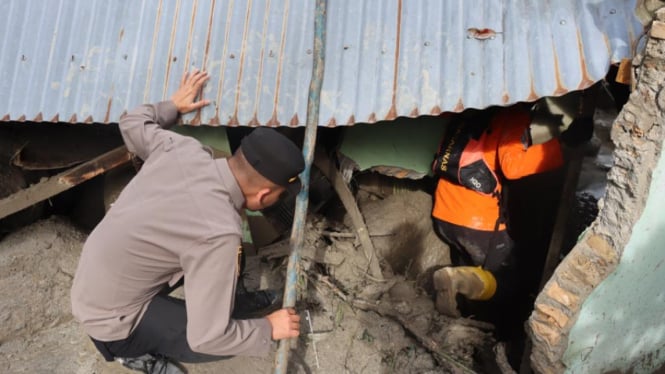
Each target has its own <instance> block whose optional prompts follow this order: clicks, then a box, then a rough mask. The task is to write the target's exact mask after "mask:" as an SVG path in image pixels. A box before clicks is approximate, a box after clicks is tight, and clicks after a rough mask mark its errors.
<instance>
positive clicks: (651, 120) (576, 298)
mask: <svg viewBox="0 0 665 374" xmlns="http://www.w3.org/2000/svg"><path fill="white" fill-rule="evenodd" d="M663 21H665V9H661V10H660V11H659V12H657V15H656V21H654V24H653V26H652V28H651V32H650V34H649V35H648V36H647V40H646V46H645V48H644V51H643V52H642V53H641V54H639V55H637V56H636V57H635V58H634V60H633V66H634V68H635V71H634V73H635V74H634V79H635V82H636V84H635V87H634V90H633V92H632V93H631V96H630V99H629V101H628V103H627V104H626V105H625V106H624V108H623V110H622V111H621V113H619V116H618V117H617V119H616V121H615V123H614V125H613V127H612V140H613V142H614V143H615V145H616V149H615V153H614V166H613V167H612V169H611V170H610V172H609V174H608V185H607V192H606V196H605V198H604V199H603V200H602V201H601V202H600V204H599V208H600V210H599V214H598V217H597V219H596V221H595V222H594V223H593V224H592V225H591V227H590V228H589V230H588V231H587V232H586V234H585V235H584V236H583V237H582V238H581V240H580V241H579V242H578V243H577V245H576V246H575V247H574V248H573V250H572V251H571V252H570V253H569V254H568V256H567V257H566V258H565V259H564V260H563V261H562V262H561V264H560V265H559V266H558V268H557V270H556V272H555V273H554V275H553V276H552V278H551V279H550V280H549V282H548V283H547V284H546V285H545V287H544V289H543V290H542V292H541V293H540V295H539V296H538V298H537V299H536V302H535V307H534V311H533V313H532V315H531V316H530V318H529V321H528V330H529V335H530V337H531V340H532V343H533V348H532V353H531V365H532V367H533V369H534V370H536V371H537V372H540V373H561V372H564V371H566V370H567V369H570V368H568V367H567V366H566V364H565V363H564V359H563V358H564V355H565V353H566V350H567V349H568V348H569V347H570V345H571V343H572V342H571V341H570V333H571V330H572V329H573V328H574V327H575V326H576V324H577V323H579V317H580V314H581V313H582V311H583V310H584V308H585V303H586V302H587V300H588V299H589V297H590V295H592V293H593V292H594V291H595V290H596V288H597V287H598V286H599V285H600V284H601V283H602V282H604V281H605V280H606V279H607V278H608V276H609V275H610V274H612V273H613V272H614V271H615V269H617V266H620V264H621V262H624V261H625V258H623V257H622V256H623V255H624V249H625V248H626V246H627V245H628V244H629V241H631V236H632V234H633V228H634V226H635V225H636V224H637V222H638V219H640V217H641V215H642V212H643V211H644V209H645V205H646V203H647V199H648V198H649V196H650V194H652V195H653V194H654V192H655V191H654V190H652V191H650V186H651V185H652V183H651V178H652V172H653V170H654V169H655V168H656V165H657V162H658V160H659V159H660V154H661V151H662V149H663V138H664V136H665V132H664V131H663V125H664V115H663V113H664V111H665V33H662V32H661V31H660V30H662V29H661V27H662V26H664V25H665V23H662V22H663ZM651 188H652V189H654V187H651ZM661 188H662V187H661ZM656 245H657V244H656V243H653V246H656ZM653 246H652V248H653ZM649 270H650V271H653V272H657V271H659V270H658V267H656V268H655V269H654V268H652V269H649ZM664 271H665V270H664ZM661 279H662V277H661ZM623 286H624V287H626V288H628V289H635V288H638V287H639V286H640V285H639V284H638V285H636V284H626V283H624V284H623ZM656 295H657V294H656ZM605 297H610V298H611V297H614V296H613V295H612V294H611V293H610V294H606V295H605ZM652 301H653V300H652ZM661 301H662V300H661ZM653 302H656V301H653ZM632 318H633V319H637V320H638V321H639V319H640V318H641V316H639V315H634V316H632ZM611 328H612V326H611V324H607V325H601V326H600V327H599V328H598V331H594V334H596V338H598V337H599V336H602V335H603V333H604V332H607V329H611ZM603 329H605V331H603ZM626 338H627V339H636V340H637V339H640V336H639V335H635V334H634V335H632V336H627V337H626ZM663 343H664V342H662V341H661V342H660V345H654V346H653V348H652V349H653V350H654V352H657V351H658V350H659V349H660V348H662V346H663ZM654 352H651V353H654ZM624 355H625V357H624V360H623V361H622V362H621V365H619V363H618V362H619V361H617V360H616V358H613V357H605V360H606V362H608V363H609V364H607V365H609V366H607V365H606V366H605V367H604V368H603V372H608V371H612V370H617V371H623V370H625V369H626V368H625V365H626V364H627V363H626V357H630V354H629V353H628V352H625V353H624ZM645 355H646V356H645ZM658 356H659V355H658V354H652V355H649V352H641V357H642V360H644V357H650V358H651V364H650V365H651V366H652V369H654V368H656V367H658V366H660V364H659V362H658V360H657V359H654V357H655V358H657V357H658ZM633 359H634V360H637V359H638V358H637V356H635V358H633ZM613 362H615V363H616V364H614V365H615V366H614V367H612V363H613ZM629 364H630V363H628V365H629ZM635 364H636V365H638V364H639V363H635ZM647 366H648V365H647ZM629 367H630V366H629ZM641 367H642V368H643V369H644V370H646V369H647V368H646V366H644V365H642V366H641Z"/></svg>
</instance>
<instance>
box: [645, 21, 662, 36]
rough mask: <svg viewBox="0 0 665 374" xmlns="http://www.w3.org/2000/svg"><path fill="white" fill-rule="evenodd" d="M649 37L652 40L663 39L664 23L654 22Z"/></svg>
mask: <svg viewBox="0 0 665 374" xmlns="http://www.w3.org/2000/svg"><path fill="white" fill-rule="evenodd" d="M649 35H650V36H651V37H652V38H657V39H665V22H661V21H654V22H653V24H652V25H651V31H649Z"/></svg>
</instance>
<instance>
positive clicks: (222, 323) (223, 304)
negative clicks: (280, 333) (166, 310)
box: [181, 235, 272, 356]
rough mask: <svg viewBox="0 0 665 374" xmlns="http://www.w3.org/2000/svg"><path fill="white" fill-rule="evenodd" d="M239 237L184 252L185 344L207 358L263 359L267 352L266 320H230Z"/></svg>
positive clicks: (269, 331)
mask: <svg viewBox="0 0 665 374" xmlns="http://www.w3.org/2000/svg"><path fill="white" fill-rule="evenodd" d="M239 246H240V238H239V237H237V236H236V235H222V236H220V237H218V238H216V239H213V240H211V241H209V242H208V243H203V244H202V245H201V246H199V247H197V248H193V249H192V250H189V251H187V254H186V255H184V256H183V258H182V260H181V261H182V266H183V269H184V271H185V303H186V306H187V342H188V343H189V346H190V348H191V349H192V350H193V351H195V352H200V353H205V354H210V355H220V356H227V355H245V356H263V355H266V354H268V353H269V351H270V348H271V343H272V339H271V337H272V327H271V326H270V322H268V320H267V319H266V318H259V319H247V320H234V319H231V313H232V311H233V300H234V295H235V288H236V280H237V273H236V272H237V266H238V264H237V256H238V248H239Z"/></svg>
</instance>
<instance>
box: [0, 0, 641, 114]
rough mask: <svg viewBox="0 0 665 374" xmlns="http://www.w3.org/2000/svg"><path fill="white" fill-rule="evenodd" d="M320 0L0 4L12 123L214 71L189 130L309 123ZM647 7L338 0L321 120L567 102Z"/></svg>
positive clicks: (626, 47) (627, 49) (582, 1)
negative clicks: (199, 70) (196, 70)
mask: <svg viewBox="0 0 665 374" xmlns="http://www.w3.org/2000/svg"><path fill="white" fill-rule="evenodd" d="M313 4H314V3H313V2H310V1H304V2H300V1H290V0H273V1H269V2H253V1H246V2H239V1H230V0H225V1H220V0H217V1H216V0H193V1H166V0H160V1H144V2H140V1H131V0H118V1H111V2H108V1H100V0H57V1H52V0H8V1H3V2H2V3H0V30H2V33H1V34H0V42H1V43H2V44H0V75H1V76H2V79H1V80H0V119H1V120H4V121H8V120H19V121H21V120H36V121H51V122H57V121H64V122H102V123H107V122H117V121H118V119H119V117H120V115H121V114H122V113H123V112H124V111H126V110H128V109H131V108H132V107H134V106H136V105H139V104H141V103H144V102H151V101H158V100H163V99H166V98H168V97H169V95H170V94H171V93H172V92H173V91H174V89H175V88H176V87H177V84H178V82H179V79H180V76H181V75H182V73H183V72H184V71H185V70H186V69H188V68H192V67H203V68H205V69H206V70H208V71H209V72H210V74H211V80H210V82H209V83H208V85H207V86H206V88H205V90H204V91H205V92H204V95H205V96H206V97H207V98H210V99H212V101H213V104H214V105H211V106H209V107H206V108H204V109H203V110H202V111H201V112H200V113H197V114H195V115H190V116H188V117H186V118H185V119H184V122H185V123H187V124H211V125H231V126H234V125H241V126H303V125H304V123H305V117H306V109H307V97H308V89H309V81H310V78H311V74H312V45H313V41H312V40H313V32H314V31H313V23H314V22H313V17H314V5H313ZM634 7H635V1H634V0H631V1H624V0H606V1H597V0H559V1H530V0H501V1H482V0H467V1H452V0H448V1H439V0H428V1H403V0H367V1H353V0H335V1H330V2H329V4H328V13H327V37H326V41H325V56H326V63H325V72H324V80H323V89H322V94H321V108H320V114H319V123H320V124H321V125H322V126H337V125H347V124H354V123H356V122H375V121H379V120H385V119H393V118H396V117H398V116H407V117H415V116H418V115H422V114H437V113H439V112H443V111H461V110H463V109H465V108H469V107H473V108H484V107H487V106H490V105H506V104H510V103H513V102H517V101H524V100H535V99H537V98H539V97H542V96H551V95H561V94H563V93H566V92H569V91H572V90H578V89H582V88H585V87H588V86H590V85H591V84H592V83H593V82H595V81H598V80H600V79H602V78H603V77H604V76H605V74H606V72H607V69H608V66H609V64H610V63H611V62H617V61H619V60H620V59H622V58H627V57H631V55H632V54H631V46H632V45H633V44H634V43H635V42H636V39H637V38H638V37H639V35H640V34H641V27H642V26H641V25H640V23H639V22H638V20H637V18H636V17H635V16H634V12H633V9H634Z"/></svg>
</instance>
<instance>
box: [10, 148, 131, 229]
mask: <svg viewBox="0 0 665 374" xmlns="http://www.w3.org/2000/svg"><path fill="white" fill-rule="evenodd" d="M130 159H131V155H130V154H129V152H128V151H127V147H125V146H121V147H118V148H115V149H113V150H111V151H109V152H106V153H104V154H103V155H101V156H99V157H96V158H94V159H92V160H90V161H88V162H84V163H82V164H80V165H78V166H76V167H73V168H71V169H69V170H66V171H64V172H62V173H60V174H57V175H54V176H52V177H50V178H48V179H46V180H43V181H41V182H39V183H36V184H33V185H32V186H30V187H28V188H25V189H23V190H21V191H18V192H16V193H14V194H12V195H9V196H7V197H5V198H4V199H2V200H0V219H2V218H4V217H7V216H9V215H10V214H13V213H16V212H18V211H21V210H23V209H25V208H27V207H29V206H31V205H34V204H36V203H38V202H40V201H43V200H46V199H48V198H50V197H53V196H55V195H57V194H59V193H61V192H64V191H67V190H68V189H70V188H72V187H74V186H76V185H79V184H81V183H83V182H85V181H87V180H89V179H92V178H94V177H96V176H97V175H100V174H102V173H104V172H106V171H108V170H111V169H113V168H116V167H118V166H120V165H124V164H125V163H127V162H129V160H130Z"/></svg>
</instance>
